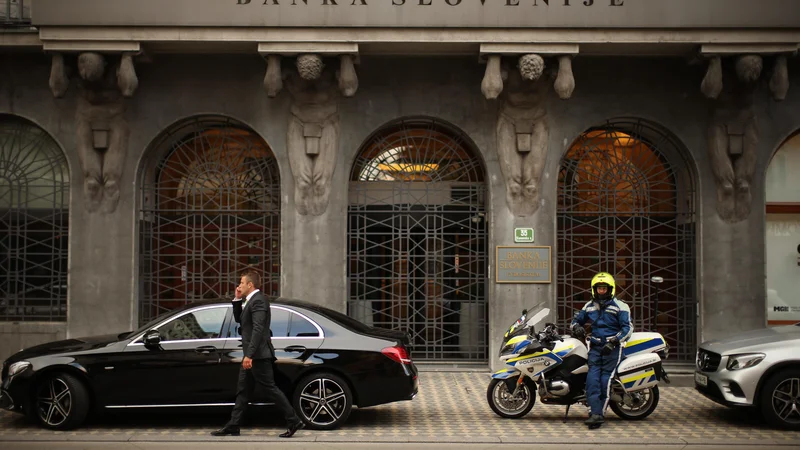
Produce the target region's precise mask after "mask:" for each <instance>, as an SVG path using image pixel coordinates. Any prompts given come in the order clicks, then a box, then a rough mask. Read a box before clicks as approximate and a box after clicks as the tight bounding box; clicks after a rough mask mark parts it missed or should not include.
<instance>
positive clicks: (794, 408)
mask: <svg viewBox="0 0 800 450" xmlns="http://www.w3.org/2000/svg"><path fill="white" fill-rule="evenodd" d="M772 409H773V411H775V414H776V415H777V416H778V417H779V418H780V419H781V420H782V421H784V422H786V423H787V424H791V425H798V424H800V378H787V379H784V380H783V381H781V382H780V384H778V385H777V386H776V387H775V389H774V390H773V391H772Z"/></svg>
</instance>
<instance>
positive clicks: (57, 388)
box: [0, 299, 419, 429]
mask: <svg viewBox="0 0 800 450" xmlns="http://www.w3.org/2000/svg"><path fill="white" fill-rule="evenodd" d="M270 303H271V313H272V321H271V327H270V332H271V334H272V342H273V345H274V347H275V352H276V357H277V359H278V361H277V368H278V370H277V371H276V373H275V381H276V383H277V384H278V387H280V388H281V389H282V390H283V391H284V393H285V394H286V396H287V398H289V400H290V401H291V402H292V404H293V406H294V407H295V409H296V410H297V411H298V414H299V415H300V416H301V417H302V418H303V420H304V421H305V422H306V424H307V426H308V427H309V428H312V429H333V428H336V427H338V426H340V425H341V424H342V423H344V422H345V421H346V420H347V417H348V415H349V414H350V410H351V408H352V407H353V406H358V407H367V406H374V405H379V404H384V403H389V402H394V401H401V400H410V399H413V398H414V396H415V395H416V394H417V391H418V385H419V383H418V379H417V369H416V366H415V365H414V364H413V362H412V361H411V358H410V355H409V353H408V350H407V348H406V345H407V344H408V343H409V336H408V335H407V334H406V333H402V332H398V331H392V330H385V329H380V328H374V327H369V326H367V325H364V324H363V323H361V322H358V321H356V320H354V319H352V318H350V317H347V316H345V315H344V314H341V313H339V312H336V311H333V310H330V309H327V308H324V307H321V306H319V305H314V304H311V303H306V302H300V301H296V300H286V299H272V301H271V302H270ZM241 345H242V344H241V337H240V336H239V333H238V324H237V323H236V322H235V321H234V320H233V314H232V307H231V304H230V303H229V302H203V303H194V304H191V305H187V306H185V307H183V308H179V309H177V310H175V311H171V312H169V313H167V314H165V315H163V316H161V317H159V318H157V319H156V320H154V321H152V322H150V323H149V324H147V325H145V326H144V327H142V328H140V329H139V330H137V331H134V332H128V333H122V334H120V335H107V336H94V337H87V338H80V339H68V340H63V341H56V342H51V343H47V344H43V345H38V346H36V347H32V348H29V349H26V350H23V351H20V352H18V353H16V354H15V355H12V356H11V357H10V358H9V359H8V360H7V361H5V363H4V364H3V369H2V377H3V378H2V391H0V392H2V397H1V398H0V406H2V407H4V408H6V409H9V410H11V411H15V412H22V413H26V414H27V415H28V416H29V417H31V418H32V419H35V420H38V421H39V422H40V423H41V424H42V425H43V426H45V427H47V428H52V429H70V428H74V427H76V426H78V425H80V424H81V423H82V422H83V421H84V419H85V417H86V416H87V414H88V413H89V412H91V411H92V410H103V409H113V410H126V409H144V408H207V407H226V406H233V401H234V399H235V397H236V380H237V377H238V372H239V367H240V365H241V361H242V356H243V353H242V347H241ZM121 386H124V387H125V388H124V389H120V387H121ZM264 400H265V398H264V396H263V395H262V394H261V393H260V392H259V389H258V388H257V389H256V392H255V397H254V401H253V402H252V403H253V404H256V405H268V403H266V402H265V401H264Z"/></svg>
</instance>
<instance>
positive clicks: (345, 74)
mask: <svg viewBox="0 0 800 450" xmlns="http://www.w3.org/2000/svg"><path fill="white" fill-rule="evenodd" d="M339 58H340V68H339V70H338V71H335V73H334V71H333V70H331V69H327V70H326V67H325V64H324V62H323V60H322V58H321V57H319V56H318V55H313V54H305V55H300V56H298V57H297V59H296V64H295V66H296V67H295V68H296V70H290V71H286V72H284V73H282V71H281V66H280V56H277V55H269V56H268V57H267V65H268V67H267V74H266V76H265V78H264V88H265V89H266V91H267V95H268V96H269V97H275V96H276V95H278V93H279V92H280V91H281V89H282V88H283V87H284V85H285V87H286V89H287V91H288V92H289V94H290V95H291V97H292V104H291V108H290V112H291V116H290V117H289V128H288V131H287V133H286V145H287V148H288V152H289V166H290V167H291V169H292V174H293V175H294V180H295V191H294V200H295V205H296V207H297V212H298V213H300V214H301V215H312V216H319V215H321V214H323V213H324V212H325V210H326V209H327V207H328V197H329V196H330V190H331V188H330V182H331V178H332V176H333V171H334V169H335V168H336V157H337V153H338V147H339V105H338V100H339V92H341V94H342V95H344V96H345V97H352V96H353V95H354V94H355V93H356V90H358V77H357V76H356V72H355V68H354V65H353V56H352V55H341V56H340V57H339Z"/></svg>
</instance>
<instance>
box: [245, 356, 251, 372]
mask: <svg viewBox="0 0 800 450" xmlns="http://www.w3.org/2000/svg"><path fill="white" fill-rule="evenodd" d="M252 367H253V360H252V359H250V358H248V357H247V356H245V357H244V358H242V368H244V370H250V369H251V368H252Z"/></svg>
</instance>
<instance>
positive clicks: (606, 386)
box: [572, 272, 633, 429]
mask: <svg viewBox="0 0 800 450" xmlns="http://www.w3.org/2000/svg"><path fill="white" fill-rule="evenodd" d="M615 293H616V283H615V282H614V277H612V276H611V274H609V273H606V272H600V273H598V274H597V275H595V276H594V278H592V300H591V301H589V302H588V303H586V305H584V307H583V309H582V310H581V311H580V312H579V313H578V314H576V315H575V319H574V320H573V321H572V329H573V330H574V333H575V334H578V333H579V332H580V331H583V330H577V328H578V327H581V328H582V327H583V326H584V325H586V324H587V323H588V324H591V327H592V331H591V334H590V335H589V337H588V341H589V373H588V375H587V376H586V398H587V400H588V402H589V407H590V409H591V413H590V415H589V419H588V420H587V421H586V422H584V423H586V425H588V426H589V428H590V429H594V428H599V427H600V426H602V425H603V423H605V418H604V417H603V411H605V409H606V406H607V403H608V398H609V396H610V392H611V381H612V380H613V376H614V372H615V371H616V370H617V365H619V361H620V358H621V356H622V346H621V345H620V344H621V343H624V342H625V341H626V340H627V339H628V338H629V337H630V336H631V333H633V325H632V324H631V310H630V308H628V305H626V304H625V302H623V301H622V300H619V299H617V298H616V297H614V294H615Z"/></svg>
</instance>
